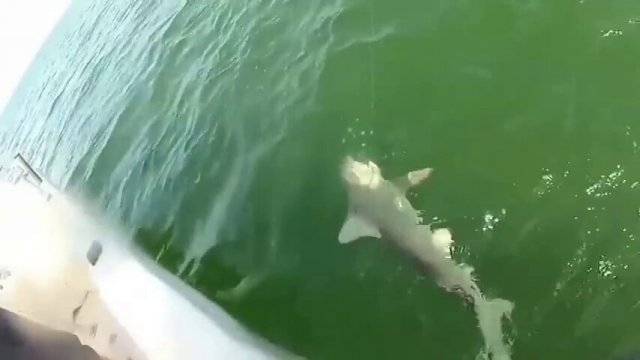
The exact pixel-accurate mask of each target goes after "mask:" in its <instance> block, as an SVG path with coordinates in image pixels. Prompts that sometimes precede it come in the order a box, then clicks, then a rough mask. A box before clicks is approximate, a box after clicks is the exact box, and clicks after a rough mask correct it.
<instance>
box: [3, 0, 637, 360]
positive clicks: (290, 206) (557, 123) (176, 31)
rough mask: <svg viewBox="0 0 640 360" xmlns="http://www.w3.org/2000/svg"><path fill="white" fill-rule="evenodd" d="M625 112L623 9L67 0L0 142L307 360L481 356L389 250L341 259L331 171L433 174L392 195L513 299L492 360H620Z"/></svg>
mask: <svg viewBox="0 0 640 360" xmlns="http://www.w3.org/2000/svg"><path fill="white" fill-rule="evenodd" d="M638 94H640V2H637V1H629V0H607V1H601V0H571V1H567V0H481V1H461V0H450V1H442V0H423V1H417V0H402V1H399V2H398V1H397V2H391V1H380V0H372V1H369V2H366V1H357V0H308V1H304V2H303V1H293V0H271V1H265V0H239V1H223V0H215V1H209V2H198V1H186V0H185V1H181V2H171V1H157V2H144V1H140V2H129V1H124V0H115V1H86V0H77V1H76V3H75V4H74V5H73V6H72V8H71V10H70V11H69V13H68V14H67V16H66V17H65V18H64V19H63V21H62V23H61V24H60V25H59V26H58V28H57V29H56V31H55V32H54V33H53V35H52V36H51V38H50V39H49V41H48V43H47V44H46V46H45V47H44V48H43V50H42V51H41V53H40V54H39V56H38V58H37V61H36V62H35V63H34V64H33V66H32V68H31V69H30V71H29V73H28V74H27V76H26V77H25V79H24V81H23V82H22V85H21V87H20V88H19V90H18V92H17V93H16V95H15V96H14V98H13V100H12V102H11V103H10V105H9V107H8V108H7V111H6V112H5V113H4V114H3V115H2V119H1V120H0V138H1V139H2V142H1V144H2V145H1V147H2V150H3V151H6V152H14V151H21V152H23V153H25V154H26V155H27V156H28V157H29V158H31V159H33V162H34V164H35V165H36V166H37V167H38V168H41V169H43V170H44V172H45V173H47V174H48V175H49V177H50V178H51V180H52V181H53V182H55V183H57V184H60V185H61V186H64V187H66V188H67V189H69V190H70V191H74V192H80V193H82V194H84V195H85V196H86V197H88V198H90V199H93V200H94V201H97V202H98V203H99V204H100V205H101V206H102V208H103V209H104V210H105V212H106V213H107V214H108V216H110V217H112V218H114V219H117V220H119V221H120V222H121V223H122V224H123V226H124V227H126V228H127V229H130V230H131V231H132V233H133V234H134V236H135V238H136V241H138V242H139V243H140V244H141V245H142V246H143V247H144V248H145V249H147V250H148V252H149V254H150V255H151V256H153V257H155V258H156V259H157V260H158V261H159V262H160V263H161V264H163V265H164V266H166V267H167V268H169V269H171V270H172V271H174V272H176V273H178V274H180V275H181V276H182V277H183V278H184V279H185V280H186V281H188V282H189V283H190V284H192V285H193V286H195V287H196V288H197V289H199V290H200V291H202V292H203V293H204V294H206V295H207V296H209V297H210V298H211V299H212V300H214V301H216V302H218V303H219V304H221V305H222V306H224V307H225V308H226V309H227V310H229V311H230V312H231V313H232V314H233V315H234V316H236V317H237V318H239V319H240V320H241V321H242V322H243V323H244V324H245V325H246V326H247V327H249V328H251V329H252V330H254V331H255V332H257V333H259V334H260V335H262V336H264V337H266V338H268V339H269V340H271V341H272V342H274V343H276V344H278V345H280V346H282V347H285V348H287V349H290V350H291V351H293V352H295V353H298V354H300V355H304V356H306V357H308V358H311V359H475V358H476V356H477V355H478V354H479V353H480V352H481V349H482V338H481V336H480V333H479V330H478V329H477V325H476V321H475V318H474V316H473V312H472V310H471V309H470V308H468V307H465V306H463V304H462V303H461V302H460V301H459V299H457V298H455V297H453V296H452V295H450V294H447V293H445V292H444V291H442V289H440V288H438V287H437V286H436V285H435V284H434V283H433V282H432V281H431V279H430V278H428V277H425V275H423V274H422V273H421V272H420V271H419V269H417V268H415V267H414V266H413V264H411V263H409V262H407V261H406V259H405V258H403V257H402V256H400V255H399V254H398V253H397V252H396V251H395V250H394V249H392V248H390V247H389V246H387V245H386V244H385V243H384V242H382V241H376V240H364V241H360V242H356V243H354V244H352V245H349V246H340V245H339V244H338V242H337V233H338V231H339V229H340V227H341V225H342V222H343V218H344V216H345V213H346V198H345V192H344V189H343V187H342V185H341V183H340V179H339V173H338V168H339V164H340V161H341V159H342V158H343V157H344V156H345V155H347V154H353V155H359V156H366V157H369V158H371V159H373V160H374V161H376V162H377V163H378V164H380V166H381V167H382V169H383V172H384V173H385V174H387V175H389V176H395V175H400V174H402V173H404V172H406V171H409V170H413V169H415V168H420V167H425V166H432V167H434V168H435V172H434V176H433V179H432V180H431V181H430V182H429V183H428V184H426V185H424V186H423V187H421V188H419V189H416V190H415V191H414V193H412V194H411V197H410V200H411V201H412V203H413V204H414V206H415V207H416V208H419V209H421V210H423V211H424V212H425V218H426V219H427V220H428V221H429V222H433V223H434V224H436V226H438V227H443V226H446V227H450V228H451V229H452V232H453V234H454V238H455V240H456V246H455V254H454V257H455V258H456V260H458V261H460V262H466V263H468V264H471V265H472V266H474V267H475V269H476V274H477V276H478V278H479V281H480V286H481V287H482V289H483V290H484V291H485V292H486V293H487V294H489V295H490V296H494V297H501V298H505V299H509V300H511V301H513V302H515V304H516V309H515V312H514V314H513V323H512V326H511V327H510V330H509V341H510V342H511V343H512V344H513V345H512V350H513V358H514V359H581V360H582V359H610V358H611V357H612V356H614V355H617V354H620V353H624V352H626V351H630V350H638V349H640V326H639V325H638V324H640V259H639V255H640V243H638V237H639V236H640V186H638V184H639V183H638V181H640V165H638V161H639V160H640V154H639V149H638V144H639V143H640V122H639V121H640V115H639V114H640V101H639V100H638V99H639V96H638ZM246 277H248V280H246V281H245V283H244V284H245V285H247V286H245V285H243V286H240V287H239V288H236V290H235V292H234V291H228V290H229V289H233V287H234V286H236V285H237V284H238V283H239V282H240V281H241V280H242V279H244V278H246Z"/></svg>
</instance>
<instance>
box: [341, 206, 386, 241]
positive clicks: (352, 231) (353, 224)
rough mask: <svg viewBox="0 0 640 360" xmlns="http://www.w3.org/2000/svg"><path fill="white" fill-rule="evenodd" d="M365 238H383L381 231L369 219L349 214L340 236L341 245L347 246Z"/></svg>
mask: <svg viewBox="0 0 640 360" xmlns="http://www.w3.org/2000/svg"><path fill="white" fill-rule="evenodd" d="M365 236H370V237H376V238H379V237H380V236H381V235H380V230H378V228H377V227H376V226H375V225H373V224H371V223H370V222H369V221H367V219H365V218H363V217H361V216H358V215H356V214H353V213H349V215H347V220H346V221H345V222H344V225H342V229H341V230H340V234H339V235H338V241H340V243H341V244H346V243H350V242H352V241H354V240H357V239H359V238H361V237H365Z"/></svg>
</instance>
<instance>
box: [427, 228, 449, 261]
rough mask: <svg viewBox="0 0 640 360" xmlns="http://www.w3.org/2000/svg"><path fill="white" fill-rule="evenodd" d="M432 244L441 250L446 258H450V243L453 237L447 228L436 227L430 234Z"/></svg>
mask: <svg viewBox="0 0 640 360" xmlns="http://www.w3.org/2000/svg"><path fill="white" fill-rule="evenodd" d="M432 241H433V246H435V247H436V249H438V250H440V251H442V253H443V254H444V256H445V257H446V258H447V259H451V245H453V238H452V237H451V232H450V231H449V229H436V230H435V231H434V232H433V236H432Z"/></svg>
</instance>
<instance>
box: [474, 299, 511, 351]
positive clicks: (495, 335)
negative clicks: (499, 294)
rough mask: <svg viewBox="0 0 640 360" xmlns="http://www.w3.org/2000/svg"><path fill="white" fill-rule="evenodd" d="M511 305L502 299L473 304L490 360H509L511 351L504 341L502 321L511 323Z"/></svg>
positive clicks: (478, 301) (484, 300)
mask: <svg viewBox="0 0 640 360" xmlns="http://www.w3.org/2000/svg"><path fill="white" fill-rule="evenodd" d="M513 307H514V305H513V303H512V302H510V301H508V300H504V299H485V298H481V299H477V300H476V302H475V310H476V315H477V317H478V323H479V326H480V331H481V332H482V337H483V338H484V344H485V347H486V350H487V352H488V353H489V354H491V359H492V360H509V359H511V351H510V348H509V345H508V344H507V343H506V342H505V340H504V337H505V336H504V333H503V331H502V319H503V318H506V319H508V320H509V321H511V312H512V311H513Z"/></svg>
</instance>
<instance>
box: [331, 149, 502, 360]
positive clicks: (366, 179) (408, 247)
mask: <svg viewBox="0 0 640 360" xmlns="http://www.w3.org/2000/svg"><path fill="white" fill-rule="evenodd" d="M430 173H431V169H422V170H417V171H412V172H410V173H408V174H407V175H406V176H404V177H401V178H399V179H396V180H394V181H388V180H386V179H384V178H383V177H382V175H381V173H380V169H379V167H378V166H377V165H376V164H374V163H373V162H371V161H369V162H367V163H363V162H358V161H355V160H353V159H352V158H350V157H348V158H347V159H346V161H345V163H344V165H343V169H342V176H343V178H344V180H345V183H346V184H347V191H348V196H349V213H348V215H347V220H346V221H345V224H344V226H343V227H342V229H341V231H340V234H339V236H338V239H339V241H340V242H341V243H349V242H351V241H354V240H356V239H358V238H361V237H367V236H369V237H377V238H384V239H386V240H388V241H390V242H392V243H393V244H394V245H395V246H396V247H398V248H399V249H401V250H403V251H404V252H405V253H407V254H408V255H409V256H411V257H412V258H414V259H415V260H417V262H418V263H419V264H420V265H421V266H422V268H424V269H425V270H426V271H427V272H428V273H429V274H431V275H432V276H433V278H434V280H435V281H436V283H437V284H438V285H440V286H441V287H443V288H445V289H446V290H448V291H451V292H455V293H456V294H458V295H460V296H462V297H463V298H464V299H465V300H466V301H468V302H470V303H471V304H473V307H474V309H475V311H476V314H477V317H478V321H479V324H480V329H481V332H482V335H483V337H484V340H485V346H486V350H487V352H488V353H489V354H490V355H491V356H492V358H493V359H494V360H498V359H499V360H503V359H509V358H510V354H509V348H508V346H507V345H506V344H505V343H504V340H503V334H502V318H503V317H504V316H507V317H508V316H510V313H511V310H512V308H513V304H512V303H511V302H508V301H506V300H502V299H492V300H488V299H486V298H485V297H484V296H483V295H482V292H481V291H480V289H479V288H478V286H477V284H476V282H475V280H474V278H473V275H472V270H473V269H472V268H471V267H469V266H466V265H461V264H457V263H456V262H455V261H454V260H452V259H451V252H450V247H451V244H452V242H453V241H452V240H451V234H450V233H449V231H448V230H447V229H439V230H436V231H431V228H430V226H429V225H423V224H422V219H421V218H420V216H419V214H418V212H417V211H416V209H414V208H413V206H412V205H411V203H410V202H409V200H407V198H406V196H405V193H406V191H407V190H408V189H409V188H410V187H412V186H415V185H418V184H420V183H422V182H423V181H424V180H426V179H427V178H428V177H429V175H430Z"/></svg>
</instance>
